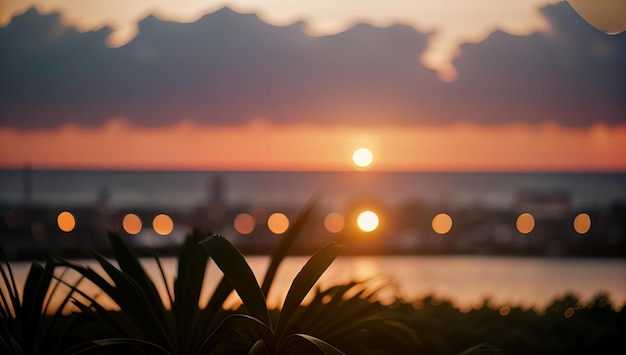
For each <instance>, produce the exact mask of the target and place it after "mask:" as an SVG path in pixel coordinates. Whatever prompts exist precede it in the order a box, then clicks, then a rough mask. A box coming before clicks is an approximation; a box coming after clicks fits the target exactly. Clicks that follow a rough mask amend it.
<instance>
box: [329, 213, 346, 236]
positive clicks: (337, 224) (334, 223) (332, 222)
mask: <svg viewBox="0 0 626 355" xmlns="http://www.w3.org/2000/svg"><path fill="white" fill-rule="evenodd" d="M344 225H345V221H344V219H343V216H342V215H341V214H339V213H337V212H331V213H329V214H327V215H326V217H324V228H326V230H327V231H329V232H331V233H339V232H341V231H342V230H343V227H344Z"/></svg>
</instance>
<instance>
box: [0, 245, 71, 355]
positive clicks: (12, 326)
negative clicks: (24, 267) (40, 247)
mask: <svg viewBox="0 0 626 355" xmlns="http://www.w3.org/2000/svg"><path fill="white" fill-rule="evenodd" d="M0 263H1V264H0V273H1V274H2V284H1V285H0V302H1V304H0V305H1V307H0V318H1V319H2V326H1V327H0V336H1V337H0V353H2V354H49V353H51V352H52V353H54V352H56V351H57V350H59V349H60V348H61V347H62V341H63V339H64V335H65V334H66V333H67V332H69V331H70V329H71V327H72V325H73V322H74V321H75V319H76V317H75V316H67V317H63V314H62V312H63V309H64V308H65V306H66V305H67V304H68V302H69V300H70V297H71V295H72V293H71V292H70V293H69V294H67V295H66V296H65V297H63V298H62V300H61V302H60V304H59V305H56V306H54V305H51V300H52V299H53V298H54V296H55V295H56V294H57V293H58V291H59V290H60V288H59V285H60V284H59V283H53V269H54V267H53V264H51V263H46V265H45V267H44V266H41V265H40V264H38V263H36V262H32V263H31V267H30V269H29V271H28V275H27V277H26V281H25V284H24V287H23V289H22V290H21V293H22V295H21V296H22V297H21V299H20V294H19V290H18V289H17V286H16V283H15V279H14V276H13V270H12V269H11V265H10V264H9V262H8V260H7V258H6V255H5V254H4V251H3V249H2V248H0ZM78 282H80V280H79V281H78Z"/></svg>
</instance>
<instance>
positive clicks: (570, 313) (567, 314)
mask: <svg viewBox="0 0 626 355" xmlns="http://www.w3.org/2000/svg"><path fill="white" fill-rule="evenodd" d="M574 312H576V310H575V309H574V307H567V308H566V309H565V312H563V317H565V318H572V316H574Z"/></svg>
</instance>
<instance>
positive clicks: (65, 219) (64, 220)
mask: <svg viewBox="0 0 626 355" xmlns="http://www.w3.org/2000/svg"><path fill="white" fill-rule="evenodd" d="M57 225H58V226H59V229H60V230H62V231H64V232H71V231H73V230H74V227H76V219H75V218H74V215H73V214H71V213H70V212H67V211H64V212H61V213H59V215H58V216H57Z"/></svg>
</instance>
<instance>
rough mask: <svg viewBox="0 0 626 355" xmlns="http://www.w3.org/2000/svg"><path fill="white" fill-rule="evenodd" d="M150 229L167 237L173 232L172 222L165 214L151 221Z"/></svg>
mask: <svg viewBox="0 0 626 355" xmlns="http://www.w3.org/2000/svg"><path fill="white" fill-rule="evenodd" d="M152 229H154V231H155V232H156V233H157V234H160V235H168V234H170V233H172V231H173V230H174V221H172V218H171V217H170V216H168V215H166V214H160V215H158V216H156V217H154V219H153V220H152Z"/></svg>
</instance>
